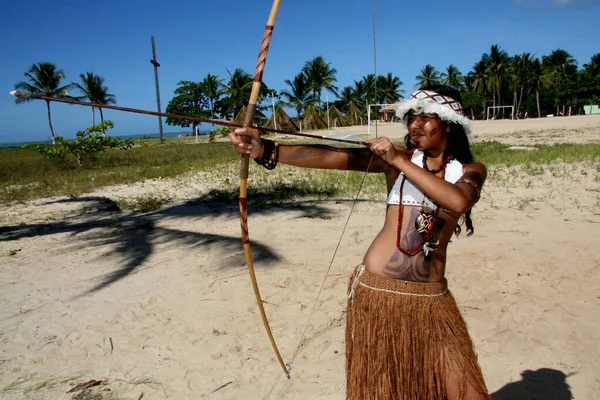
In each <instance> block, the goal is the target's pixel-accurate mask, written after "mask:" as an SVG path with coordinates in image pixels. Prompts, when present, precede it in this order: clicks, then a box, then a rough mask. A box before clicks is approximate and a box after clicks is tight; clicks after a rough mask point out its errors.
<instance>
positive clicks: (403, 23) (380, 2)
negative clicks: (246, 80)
mask: <svg viewBox="0 0 600 400" xmlns="http://www.w3.org/2000/svg"><path fill="white" fill-rule="evenodd" d="M6 3H8V4H5V5H3V7H2V13H0V37H1V38H2V40H1V41H0V54H1V55H2V61H1V63H0V66H1V71H2V73H1V74H0V88H1V89H2V93H4V94H1V95H0V120H1V121H2V125H1V127H0V142H17V141H18V142H21V141H37V140H45V139H47V138H49V136H50V133H49V129H48V121H47V116H46V110H45V104H44V103H43V102H30V103H25V104H20V105H16V104H14V99H13V98H12V97H11V96H10V95H9V94H8V92H9V91H11V90H13V87H14V84H15V83H17V82H18V81H21V80H23V79H25V77H24V76H23V74H24V73H25V72H26V71H27V70H28V69H29V68H30V67H31V65H32V64H34V63H38V62H52V63H54V64H56V65H57V67H58V68H60V69H62V70H63V71H64V72H65V74H66V75H67V82H73V81H79V74H81V73H86V72H88V71H89V72H94V73H96V74H98V75H100V76H102V77H104V78H105V84H106V85H107V86H108V88H109V92H110V93H113V94H115V95H116V96H117V104H118V105H121V106H125V107H132V108H141V109H149V110H156V96H155V87H154V72H153V67H152V65H151V64H150V62H149V60H150V59H151V58H152V51H151V42H150V37H151V36H155V40H156V46H157V58H158V61H159V63H160V64H161V67H160V68H159V79H160V86H161V100H162V104H163V110H164V108H165V106H166V104H167V103H168V102H169V100H170V99H171V97H172V94H173V90H174V89H175V88H176V86H177V82H179V81H181V80H193V81H200V80H202V79H203V78H204V76H205V75H206V74H207V73H209V72H210V73H212V74H216V75H219V76H220V77H222V78H225V79H226V78H227V77H228V75H227V70H230V71H233V70H234V69H235V68H236V67H240V68H243V69H244V70H246V71H247V72H249V73H252V74H253V72H254V68H255V65H256V56H257V52H258V49H259V45H260V41H261V38H262V33H263V29H264V25H265V23H266V19H267V16H268V13H269V10H270V8H271V1H270V0H244V1H242V0H230V1H227V2H225V1H212V0H199V1H183V0H170V1H164V0H163V1H155V0H144V1H140V0H120V1H115V0H104V1H97V2H91V1H85V2H82V1H75V0H60V1H52V2H50V1H46V0H28V1H17V0H9V1H8V2H6ZM375 8H376V28H377V46H376V50H377V65H376V68H377V73H379V74H386V73H388V72H391V73H393V74H394V75H396V76H398V77H399V78H400V79H401V80H402V81H403V82H404V85H403V86H402V88H403V89H404V90H405V91H406V92H407V93H410V92H411V91H412V89H413V86H414V84H415V76H416V75H418V74H419V73H420V71H421V68H423V66H424V65H425V64H432V65H434V66H435V67H436V68H437V69H438V70H444V69H445V68H446V67H447V66H448V65H450V64H455V65H456V66H458V67H459V69H460V70H461V72H463V73H464V74H466V73H467V72H469V71H470V70H471V67H472V66H473V64H474V63H475V62H477V61H478V60H479V59H480V58H481V55H482V54H483V53H486V52H489V49H490V46H491V45H493V44H499V45H500V47H501V48H502V49H504V50H506V51H507V52H508V53H509V54H510V55H514V54H520V53H523V52H530V53H533V54H534V55H536V56H538V57H541V56H542V55H547V54H549V53H550V52H551V51H552V50H554V49H557V48H562V49H565V50H567V51H568V52H570V53H571V55H573V57H574V58H575V59H576V60H577V61H578V62H579V66H580V67H581V66H582V65H583V64H585V63H587V62H589V60H590V58H591V56H592V55H593V54H594V53H597V52H600V45H598V39H597V37H598V33H597V26H598V21H599V20H600V0H587V1H586V0H495V1H492V0H485V1H481V0H478V1H475V0H472V1H467V0H462V1H461V0H455V1H452V2H451V1H447V0H439V1H438V0H429V1H427V2H421V1H414V2H408V1H398V0H396V1H392V0H377V1H376V5H375ZM373 48H374V46H373V16H372V1H371V0H329V1H316V0H302V1H299V0H283V1H282V5H281V9H280V12H279V17H278V20H277V23H276V27H275V32H274V35H273V41H272V43H271V49H270V52H269V56H268V59H267V66H266V70H265V74H264V81H265V82H266V83H267V84H268V85H269V86H270V87H273V88H275V89H277V90H281V89H284V88H286V85H285V83H284V81H285V79H292V78H293V77H294V76H295V75H296V74H297V73H298V72H299V71H300V69H301V68H302V66H303V65H304V63H305V62H306V61H307V60H310V59H312V58H314V57H315V56H319V55H320V56H323V57H324V58H325V60H326V61H328V62H330V63H332V67H334V68H336V69H337V71H338V75H337V76H338V82H337V86H338V87H340V88H342V87H344V86H349V85H353V82H354V81H355V80H360V79H362V77H363V76H365V75H367V74H370V73H373V72H374V61H373ZM329 99H330V100H332V99H333V96H332V95H329ZM52 115H53V124H54V128H55V132H56V134H57V135H62V136H66V137H73V136H74V133H75V132H76V131H77V130H79V129H83V128H85V127H87V126H89V125H91V110H90V109H89V108H83V107H79V106H68V105H64V104H59V103H53V104H52ZM105 118H106V119H111V120H113V121H114V122H115V128H114V129H113V131H112V134H115V135H120V134H143V133H156V132H158V123H157V120H156V117H150V116H141V115H134V114H126V113H119V112H116V111H110V110H107V111H106V112H105ZM180 130H181V128H178V127H169V126H165V131H166V132H176V131H180Z"/></svg>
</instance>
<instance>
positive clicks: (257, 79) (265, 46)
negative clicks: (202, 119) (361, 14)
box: [240, 0, 290, 379]
mask: <svg viewBox="0 0 600 400" xmlns="http://www.w3.org/2000/svg"><path fill="white" fill-rule="evenodd" d="M280 3H281V1H280V0H274V2H273V6H272V7H271V13H270V14H269V19H268V21H267V26H266V28H265V33H264V35H263V39H262V43H261V46H260V51H259V52H258V61H257V63H256V72H255V73H254V82H253V84H252V92H251V94H250V100H249V101H248V107H247V110H246V117H245V119H244V123H243V126H244V127H249V126H252V125H253V123H254V117H255V115H256V102H257V101H258V94H259V91H260V86H261V83H262V75H263V71H264V69H265V63H266V61H267V53H268V52H269V44H270V43H271V36H272V35H273V28H274V27H275V20H276V18H277V13H278V12H279V6H280ZM249 140H250V138H248V137H247V136H244V142H246V143H248V142H249ZM249 161H250V157H249V155H247V154H244V155H242V161H241V167H240V224H241V227H242V243H243V244H244V255H245V257H246V264H247V265H248V273H249V274H250V279H251V280H252V288H253V289H254V295H255V296H256V303H257V304H258V309H259V310H260V315H261V317H262V320H263V324H264V325H265V329H266V330H267V335H268V336H269V340H270V341H271V346H272V347H273V351H275V356H276V357H277V360H279V364H280V365H281V368H282V369H283V371H284V372H285V374H286V375H287V377H288V379H289V378H290V372H289V371H288V368H287V366H286V365H285V363H284V362H283V359H282V358H281V354H280V353H279V348H278V347H277V344H276V343H275V339H274V338H273V333H272V332H271V327H270V326H269V320H268V319H267V314H266V313H265V308H264V306H263V302H262V298H261V296H260V290H259V288H258V282H257V281H256V273H255V272H254V263H253V262H252V251H251V249H250V237H249V236H248V203H247V197H246V195H247V189H248V164H249Z"/></svg>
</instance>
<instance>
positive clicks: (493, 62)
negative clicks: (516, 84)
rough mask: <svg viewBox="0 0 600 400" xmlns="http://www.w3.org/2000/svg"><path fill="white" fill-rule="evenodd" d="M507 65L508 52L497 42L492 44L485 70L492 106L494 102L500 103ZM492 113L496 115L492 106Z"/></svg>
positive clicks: (506, 75)
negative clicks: (491, 96) (490, 91)
mask: <svg viewBox="0 0 600 400" xmlns="http://www.w3.org/2000/svg"><path fill="white" fill-rule="evenodd" d="M509 65H510V57H509V56H508V53H507V52H506V51H504V50H502V49H501V48H500V46H498V45H497V44H494V45H492V47H491V48H490V54H489V64H488V70H487V72H488V85H489V88H490V89H491V90H492V95H493V103H494V107H496V104H498V105H501V104H502V103H501V98H500V95H501V93H502V90H503V89H504V88H505V86H506V81H507V78H508V68H509ZM496 99H498V103H496ZM494 115H496V108H494Z"/></svg>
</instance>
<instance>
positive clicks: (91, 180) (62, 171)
mask: <svg viewBox="0 0 600 400" xmlns="http://www.w3.org/2000/svg"><path fill="white" fill-rule="evenodd" d="M235 160H238V157H237V156H236V155H235V154H234V153H233V152H232V151H231V146H230V145H229V143H215V144H212V145H197V146H196V145H185V146H179V145H176V144H170V145H163V146H149V147H134V148H131V149H129V150H128V151H126V152H124V151H119V150H116V149H112V150H108V151H106V152H104V153H101V154H99V155H98V157H97V159H96V160H95V161H91V162H90V163H89V165H88V166H87V168H78V167H75V166H69V165H59V164H56V163H54V162H52V161H51V160H48V159H46V158H44V157H43V156H42V155H40V154H37V153H35V152H32V151H28V150H25V149H19V148H5V149H0V182H1V183H0V188H1V189H2V190H1V191H0V203H2V204H6V203H9V202H12V201H26V200H29V199H35V198H43V197H50V196H58V195H71V196H77V195H79V194H82V193H87V192H90V191H92V190H95V189H98V188H101V187H104V186H111V185H120V184H129V183H134V182H138V181H144V180H146V179H156V178H160V177H162V178H169V177H174V176H177V175H182V174H185V173H188V172H198V171H202V170H210V169H212V168H214V167H215V166H217V165H219V164H224V163H228V162H234V161H235Z"/></svg>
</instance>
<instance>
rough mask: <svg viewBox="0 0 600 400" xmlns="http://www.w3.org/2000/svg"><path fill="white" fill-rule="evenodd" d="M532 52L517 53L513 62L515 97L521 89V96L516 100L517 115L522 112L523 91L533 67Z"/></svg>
mask: <svg viewBox="0 0 600 400" xmlns="http://www.w3.org/2000/svg"><path fill="white" fill-rule="evenodd" d="M531 63H532V59H531V53H523V54H521V55H516V56H515V57H514V58H513V63H512V68H511V69H512V72H513V75H514V83H515V86H514V88H515V97H516V92H517V91H519V98H518V100H517V101H516V104H517V110H516V115H519V113H520V112H521V104H522V103H523V92H524V91H525V88H526V84H527V76H528V74H529V70H530V69H531Z"/></svg>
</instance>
